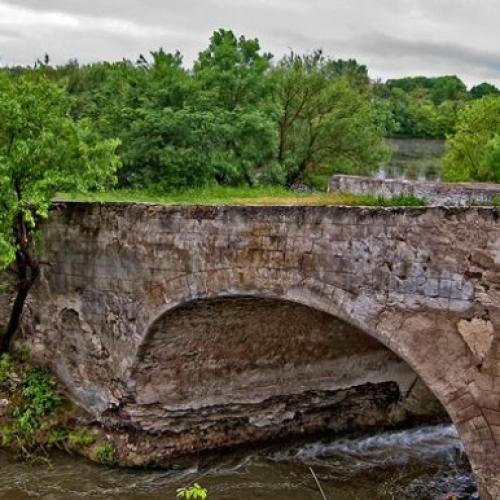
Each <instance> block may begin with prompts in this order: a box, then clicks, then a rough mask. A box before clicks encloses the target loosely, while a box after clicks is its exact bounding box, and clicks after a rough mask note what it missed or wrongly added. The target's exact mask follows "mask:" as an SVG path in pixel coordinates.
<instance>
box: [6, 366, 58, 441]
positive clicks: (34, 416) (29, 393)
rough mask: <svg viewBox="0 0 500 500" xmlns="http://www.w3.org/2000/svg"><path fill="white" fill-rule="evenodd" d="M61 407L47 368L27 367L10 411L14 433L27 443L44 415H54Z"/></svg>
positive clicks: (43, 418)
mask: <svg viewBox="0 0 500 500" xmlns="http://www.w3.org/2000/svg"><path fill="white" fill-rule="evenodd" d="M61 407H62V400H61V397H60V396H59V394H58V392H57V390H56V382H55V380H54V379H53V378H52V376H51V375H50V374H49V372H48V370H47V369H46V368H41V367H29V368H28V369H27V370H26V371H25V373H24V376H23V380H22V383H21V390H20V392H19V393H18V394H17V398H16V404H15V406H14V409H13V411H12V417H13V418H14V426H13V430H14V433H15V434H16V435H17V436H18V437H19V438H20V439H21V440H22V441H25V442H27V443H29V442H30V441H32V440H33V437H34V434H35V433H36V432H37V431H38V430H39V429H41V428H42V425H43V424H44V421H45V419H46V417H48V416H51V415H56V414H57V413H58V412H59V410H60V409H61Z"/></svg>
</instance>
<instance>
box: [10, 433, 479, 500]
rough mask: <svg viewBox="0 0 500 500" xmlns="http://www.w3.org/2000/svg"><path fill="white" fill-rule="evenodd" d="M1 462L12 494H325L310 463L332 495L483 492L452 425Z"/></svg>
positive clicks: (283, 498) (151, 498) (284, 498)
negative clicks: (189, 457) (103, 461)
mask: <svg viewBox="0 0 500 500" xmlns="http://www.w3.org/2000/svg"><path fill="white" fill-rule="evenodd" d="M0 466H1V471H2V472H1V475H0V498H2V499H6V500H21V499H22V500H24V499H29V498H43V499H45V500H73V499H75V500H76V499H97V500H108V499H109V500H114V499H116V500H118V499H119V500H170V499H174V498H175V490H176V488H178V487H179V486H183V485H188V484H190V483H192V482H193V481H198V482H200V483H201V484H202V485H203V486H205V487H206V488H208V491H209V495H208V499H207V500H235V499H242V500H246V499H249V500H254V499H255V500H309V499H311V500H314V499H316V500H321V497H320V495H319V493H318V491H317V489H316V486H315V483H314V479H313V478H312V476H311V473H310V471H309V467H312V468H313V470H314V471H315V473H316V474H317V476H318V477H319V479H320V482H321V484H322V486H323V488H324V490H325V493H326V495H327V497H328V499H329V500H354V499H359V500H377V499H398V500H399V499H412V500H417V499H441V498H446V496H447V494H448V493H450V492H454V493H455V494H456V495H457V498H459V499H473V498H478V496H477V492H476V489H475V486H474V481H473V479H472V476H471V473H470V470H469V467H468V463H467V460H466V458H465V456H464V454H463V449H462V445H461V443H460V441H459V439H458V436H457V434H456V431H455V429H454V427H453V426H451V425H438V426H429V427H420V428H416V429H411V430H405V431H393V432H384V433H381V434H378V435H375V436H358V437H347V438H337V439H324V438H323V439H321V440H312V441H308V442H301V443H295V444H293V445H291V444H289V445H286V446H283V445H281V446H277V445H273V446H269V447H264V448H261V449H259V450H258V451H255V450H254V451H248V450H247V451H240V452H238V453H235V454H227V455H225V456H223V458H222V459H221V458H219V459H217V460H214V459H211V460H210V461H208V462H207V461H206V460H205V461H204V463H203V464H201V463H200V464H197V465H192V466H191V467H189V468H187V469H186V468H179V469H177V470H130V469H114V468H107V467H99V466H97V465H94V464H92V463H90V462H88V461H86V460H84V459H79V458H76V457H72V458H71V457H68V456H65V455H62V456H56V457H54V458H53V459H52V460H51V463H50V465H49V464H38V465H36V464H31V465H30V464H26V463H20V462H16V461H14V460H12V459H11V458H9V457H8V456H6V455H0Z"/></svg>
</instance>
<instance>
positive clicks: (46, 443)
mask: <svg viewBox="0 0 500 500" xmlns="http://www.w3.org/2000/svg"><path fill="white" fill-rule="evenodd" d="M0 382H1V384H0V392H1V394H2V397H3V398H4V399H5V400H6V401H9V406H8V413H7V419H6V421H5V423H4V425H3V427H2V429H1V430H0V433H1V435H2V445H3V446H11V447H13V448H14V449H17V450H18V451H21V452H22V454H24V455H31V454H32V453H33V452H35V451H36V450H38V449H40V448H44V447H51V446H52V445H56V444H58V440H57V439H55V436H56V435H58V434H61V433H62V432H64V427H65V424H66V418H67V410H68V402H67V401H65V400H64V399H63V398H62V397H61V395H60V394H59V392H58V391H57V388H56V382H55V380H54V379H53V377H52V376H51V375H50V373H49V372H48V370H47V369H45V368H42V367H36V366H32V365H31V364H29V363H26V362H22V361H19V360H15V359H14V358H12V357H11V356H9V355H8V354H4V355H3V356H2V357H1V358H0Z"/></svg>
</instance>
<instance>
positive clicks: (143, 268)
mask: <svg viewBox="0 0 500 500" xmlns="http://www.w3.org/2000/svg"><path fill="white" fill-rule="evenodd" d="M499 216H500V211H498V210H496V209H492V208H439V207H430V208H394V209H384V208H362V207H359V208H352V207H351V208H347V207H328V206H321V207H319V206H318V207H297V206H281V207H271V206H266V207H257V206H246V207H243V206H232V207H208V206H205V207H198V206H172V207H168V206H158V205H145V204H103V205H98V204H85V203H67V204H59V205H57V206H55V207H54V209H53V210H52V213H51V218H50V222H49V223H47V226H46V227H45V229H44V234H45V240H44V243H43V253H44V261H45V262H46V264H45V265H44V269H43V273H42V278H41V280H40V282H39V284H38V286H37V288H36V290H35V291H34V293H33V296H32V299H31V302H30V304H29V308H28V311H27V314H26V317H25V321H24V324H23V328H22V332H21V333H20V336H19V338H18V340H17V341H18V343H21V342H27V343H28V344H29V347H30V349H31V350H32V352H33V353H34V355H35V356H36V357H37V358H38V359H39V360H40V361H42V362H46V363H48V364H50V366H51V367H52V368H53V369H54V370H55V372H56V373H57V374H58V376H59V377H60V379H61V380H62V381H64V382H65V384H66V385H67V387H68V390H69V391H70V393H71V394H72V397H73V399H74V400H75V401H76V402H77V403H79V404H80V405H81V407H82V408H84V409H85V410H86V411H87V412H88V413H89V414H90V415H91V416H92V418H93V419H95V420H96V421H99V422H100V423H101V424H102V425H104V426H105V427H106V428H108V429H110V432H114V433H115V436H116V439H117V440H118V441H119V442H120V443H121V448H120V450H121V453H122V456H123V461H124V462H125V463H132V464H139V463H165V462H166V461H168V459H169V457H170V458H171V457H174V456H177V455H180V454H183V453H194V452H201V451H205V450H214V449H221V448H224V447H227V446H234V445H236V444H240V443H249V442H253V441H260V440H266V439H277V438H280V437H284V436H287V435H291V434H304V433H308V432H317V431H320V430H325V429H330V430H334V431H345V430H352V429H354V428H356V429H360V428H363V429H364V428H373V427H376V426H381V425H387V424H388V423H389V422H392V423H398V422H401V421H403V420H405V419H408V418H409V419H413V420H414V421H417V420H418V418H419V417H421V416H423V415H427V416H428V415H429V414H430V413H432V414H433V415H434V416H435V415H436V410H435V408H434V409H433V410H431V409H430V408H431V407H432V405H433V404H434V403H437V402H435V401H434V403H433V399H432V397H430V396H429V394H427V393H426V391H427V389H426V387H427V388H428V389H430V391H431V392H432V393H433V394H434V396H435V397H436V398H437V399H438V400H439V402H440V403H441V404H440V405H438V406H439V407H440V408H444V409H445V410H446V412H447V414H448V415H449V417H450V418H451V420H452V421H453V422H454V424H455V425H456V427H457V429H458V432H459V435H460V437H461V439H462V441H463V443H464V445H465V449H466V452H467V455H468V457H469V459H470V462H471V464H472V467H473V469H474V471H475V474H476V477H477V479H478V483H479V486H480V488H481V492H482V496H483V498H500V483H499V476H500V221H499ZM422 381H423V383H422ZM120 440H121V441H120Z"/></svg>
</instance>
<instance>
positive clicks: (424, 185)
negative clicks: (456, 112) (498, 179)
mask: <svg viewBox="0 0 500 500" xmlns="http://www.w3.org/2000/svg"><path fill="white" fill-rule="evenodd" d="M329 191H330V192H331V193H337V192H343V193H352V194H371V195H373V196H385V197H392V196H401V195H413V196H417V197H419V198H424V199H425V200H426V201H427V204H428V205H436V206H440V205H442V206H470V205H474V204H476V205H477V204H479V205H498V204H499V203H500V185H499V184H488V183H472V182H462V183H451V182H449V183H448V182H429V181H415V180H407V179H378V178H374V177H360V176H355V175H334V176H333V177H332V178H331V180H330V186H329Z"/></svg>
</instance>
